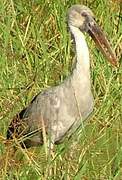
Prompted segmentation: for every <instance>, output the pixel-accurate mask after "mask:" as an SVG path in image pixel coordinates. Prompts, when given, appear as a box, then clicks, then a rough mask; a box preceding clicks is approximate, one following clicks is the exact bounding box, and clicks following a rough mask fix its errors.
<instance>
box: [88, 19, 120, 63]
mask: <svg viewBox="0 0 122 180" xmlns="http://www.w3.org/2000/svg"><path fill="white" fill-rule="evenodd" d="M88 33H89V35H90V36H91V37H92V39H93V40H94V42H95V43H96V45H97V46H98V47H99V49H100V50H101V52H102V53H103V55H104V56H105V57H106V58H107V59H108V60H109V61H110V63H111V64H113V65H115V66H117V60H116V57H115V55H114V53H113V51H112V49H111V46H110V43H109V42H108V40H107V38H106V36H105V34H104V33H103V32H102V30H101V28H100V27H99V26H98V25H97V23H96V22H94V23H93V22H92V24H91V25H90V26H89V30H88Z"/></svg>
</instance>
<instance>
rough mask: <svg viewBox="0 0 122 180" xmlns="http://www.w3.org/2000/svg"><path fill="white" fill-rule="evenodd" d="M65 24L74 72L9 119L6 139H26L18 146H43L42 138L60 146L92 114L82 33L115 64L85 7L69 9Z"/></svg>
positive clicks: (90, 92)
mask: <svg viewBox="0 0 122 180" xmlns="http://www.w3.org/2000/svg"><path fill="white" fill-rule="evenodd" d="M67 21H68V26H69V29H70V32H71V34H72V36H73V39H74V42H75V49H76V65H75V68H74V69H73V71H72V73H71V75H70V76H69V77H67V78H66V79H65V80H64V82H63V83H61V84H60V85H58V86H55V87H51V88H49V89H47V90H45V91H43V92H40V93H39V94H38V95H37V96H36V97H35V98H34V99H33V100H32V102H31V103H30V104H29V105H28V107H26V108H25V109H23V110H22V111H21V112H20V113H18V114H17V115H16V116H15V117H14V118H13V120H12V122H11V123H10V125H9V127H8V130H7V139H13V138H21V137H26V138H25V139H23V141H22V142H21V144H22V146H24V147H27V148H28V147H31V146H38V145H40V144H43V143H44V135H46V136H47V137H48V139H49V140H50V143H51V144H55V143H58V142H60V141H61V140H62V138H63V137H64V136H65V135H66V134H67V133H68V132H70V133H72V132H73V131H74V130H76V129H77V128H78V127H79V126H80V124H81V123H83V122H84V120H86V119H87V118H88V116H89V115H90V113H91V112H92V111H93V107H94V99H93V95H92V91H91V82H90V59H89V50H88V46H87V43H86V40H85V36H84V32H86V33H88V34H89V35H90V36H91V37H92V39H93V40H94V41H95V43H96V45H97V46H98V47H99V48H100V50H101V51H102V53H103V54H104V56H105V57H106V58H107V59H108V60H109V61H110V62H111V63H112V64H113V65H116V64H117V61H116V57H115V55H114V53H113V51H112V49H111V47H110V44H109V42H108V40H107V38H106V37H105V35H104V34H103V32H102V30H101V29H100V27H99V26H98V25H97V23H96V21H95V19H94V15H93V13H92V11H91V10H90V9H89V8H88V7H86V6H84V5H73V6H72V7H71V8H69V10H68V14H67Z"/></svg>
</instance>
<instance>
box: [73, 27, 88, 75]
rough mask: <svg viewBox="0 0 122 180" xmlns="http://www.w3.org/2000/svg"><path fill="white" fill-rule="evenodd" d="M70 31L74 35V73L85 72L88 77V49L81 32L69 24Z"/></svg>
mask: <svg viewBox="0 0 122 180" xmlns="http://www.w3.org/2000/svg"><path fill="white" fill-rule="evenodd" d="M70 30H71V33H72V34H73V36H74V40H75V45H76V55H77V57H76V58H77V59H76V60H77V61H76V67H75V69H74V71H75V73H80V75H81V76H82V74H85V75H86V76H87V77H90V69H89V68H90V62H89V51H88V46H87V43H86V40H85V37H84V35H83V33H82V32H81V31H80V30H79V29H78V28H76V27H74V26H70Z"/></svg>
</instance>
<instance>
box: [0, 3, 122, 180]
mask: <svg viewBox="0 0 122 180" xmlns="http://www.w3.org/2000/svg"><path fill="white" fill-rule="evenodd" d="M80 2H81V1H78V0H71V1H64V0H62V1H59V0H57V1H53V0H52V1H51V0H50V1H49V0H48V1H47V0H45V1H43V0H35V1H25V0H18V1H15V0H8V1H7V0H1V1H0V179H1V180H2V179H9V180H13V179H17V180H18V179H22V180H26V179H27V180H31V179H75V180H79V179H84V180H87V179H89V180H91V179H96V180H99V179H100V180H102V179H106V180H107V179H114V180H118V179H122V109H121V107H122V86H121V83H122V65H121V64H122V63H121V62H122V56H121V55H122V43H121V42H122V23H121V18H122V16H121V12H120V11H121V8H122V4H120V3H119V1H114V0H113V1H112V0H111V1H110V0H109V1H106V0H96V1H94V0H89V1H86V0H84V1H82V2H83V4H85V5H87V6H89V7H90V8H91V9H92V10H93V12H94V14H95V15H96V17H97V21H98V22H99V24H100V25H101V26H102V27H103V29H104V31H105V32H106V34H108V37H109V39H110V41H111V44H112V46H113V49H114V50H115V52H116V56H117V59H118V61H119V67H118V68H115V67H111V66H110V65H109V64H108V63H107V61H106V60H105V59H104V57H103V56H102V55H101V53H99V51H98V50H97V49H96V47H95V46H94V43H93V42H92V41H91V40H90V38H89V37H87V40H88V44H89V46H90V47H91V48H90V56H91V79H92V84H93V85H92V89H93V94H94V98H95V107H94V112H93V114H92V116H91V117H90V120H89V121H88V123H87V124H86V125H85V128H84V129H82V128H79V130H78V131H77V132H76V133H75V134H73V136H72V138H71V139H70V140H67V139H66V140H65V141H64V142H63V143H62V144H61V145H56V146H55V151H54V154H53V156H54V158H51V157H48V158H47V157H46V154H45V148H44V146H42V147H38V148H31V149H28V150H27V149H25V150H24V149H22V148H21V147H20V146H19V145H17V146H18V148H17V151H16V152H14V149H13V146H14V142H12V143H10V144H6V139H5V138H6V130H7V127H8V125H9V123H10V121H11V119H12V117H13V116H14V115H15V114H16V113H17V112H18V111H20V110H21V109H23V107H25V106H26V105H27V104H28V103H29V102H30V101H31V99H32V97H33V96H35V95H36V94H37V93H38V92H39V91H42V90H43V89H46V88H47V87H50V86H53V85H56V84H59V83H60V82H61V81H63V79H65V78H66V77H67V76H68V75H69V74H70V71H71V69H72V59H73V57H74V50H73V47H72V44H71V39H70V35H69V33H67V25H66V12H67V9H68V7H70V6H71V5H72V4H76V3H80Z"/></svg>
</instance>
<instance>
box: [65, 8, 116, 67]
mask: <svg viewBox="0 0 122 180" xmlns="http://www.w3.org/2000/svg"><path fill="white" fill-rule="evenodd" d="M67 17H68V25H69V27H70V28H71V27H74V28H77V29H79V30H80V31H81V32H87V33H88V34H89V35H90V36H91V37H92V39H93V40H94V42H95V43H96V44H97V46H98V47H99V49H100V50H101V52H102V53H103V54H104V56H105V57H106V58H107V59H108V60H109V61H110V62H111V63H112V64H113V65H117V61H116V57H115V55H114V53H113V51H112V49H111V47H110V44H109V42H108V40H107V38H106V36H105V34H104V33H103V32H102V30H101V28H100V27H99V25H98V24H97V23H96V21H95V17H94V14H93V12H92V11H91V10H90V9H89V8H88V7H86V6H83V5H73V6H72V7H71V8H69V11H68V15H67Z"/></svg>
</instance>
